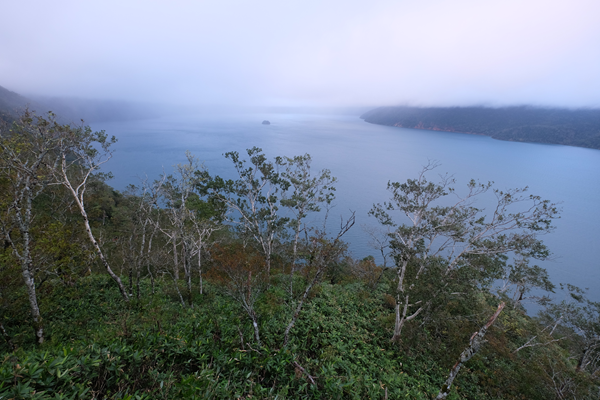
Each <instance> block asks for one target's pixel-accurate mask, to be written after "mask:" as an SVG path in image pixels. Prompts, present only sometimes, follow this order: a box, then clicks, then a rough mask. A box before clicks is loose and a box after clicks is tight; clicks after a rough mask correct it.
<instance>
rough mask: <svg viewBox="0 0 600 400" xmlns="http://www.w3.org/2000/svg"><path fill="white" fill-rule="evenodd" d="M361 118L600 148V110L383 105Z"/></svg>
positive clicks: (399, 125)
mask: <svg viewBox="0 0 600 400" xmlns="http://www.w3.org/2000/svg"><path fill="white" fill-rule="evenodd" d="M361 118H362V119H364V120H365V121H366V122H369V123H372V124H379V125H387V126H397V127H401V128H411V129H424V130H434V131H445V132H459V133H468V134H474V135H484V136H490V137H492V138H494V139H499V140H508V141H515V142H533V143H551V144H561V145H567V146H578V147H587V148H592V149H600V109H575V110H570V109H562V108H537V107H529V106H519V107H502V108H488V107H429V108H421V107H405V106H399V107H379V108H376V109H374V110H371V111H368V112H366V113H364V114H363V115H361Z"/></svg>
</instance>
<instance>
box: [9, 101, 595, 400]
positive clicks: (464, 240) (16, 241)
mask: <svg viewBox="0 0 600 400" xmlns="http://www.w3.org/2000/svg"><path fill="white" fill-rule="evenodd" d="M0 133H1V134H0V150H2V158H1V164H0V168H1V170H0V171H1V174H2V175H1V176H0V185H1V187H2V191H0V204H1V205H2V214H1V215H0V223H1V226H0V227H1V230H0V239H1V240H2V243H3V244H4V245H3V247H2V250H1V252H0V330H1V332H0V333H1V334H2V336H3V339H2V341H1V343H0V351H1V352H2V364H1V365H0V398H32V399H56V398H96V399H105V398H115V399H116V398H119V399H120V398H132V399H133V398H136V399H137V398H148V399H154V398H173V399H178V398H219V399H220V398H240V399H241V398H245V399H249V398H265V399H284V398H290V399H291V398H294V399H296V398H311V399H312V398H322V399H329V398H349V399H350V398H356V399H363V398H372V399H394V398H414V399H431V398H436V399H443V398H449V399H549V398H557V399H565V398H574V399H595V398H598V395H599V391H598V390H599V384H600V382H599V378H600V377H599V376H598V374H599V371H600V351H599V350H600V349H599V348H600V335H599V333H600V326H599V325H600V320H599V311H600V304H598V303H594V302H591V301H588V300H587V299H586V297H585V293H584V292H583V291H581V290H580V289H578V288H575V287H572V286H566V287H565V290H566V292H567V293H568V294H569V297H568V299H569V300H565V301H563V302H559V303H553V302H551V301H550V299H549V298H548V297H547V296H542V295H540V293H543V292H546V293H551V292H552V291H554V290H555V288H554V285H553V284H552V283H551V282H550V280H549V277H548V276H547V274H546V271H544V270H543V269H542V268H540V267H538V266H536V265H531V263H532V262H534V261H535V260H536V259H544V258H546V257H548V256H549V254H550V253H549V250H548V249H546V247H545V246H544V244H543V242H542V241H541V239H540V238H541V235H543V234H544V233H548V232H550V231H551V230H552V225H551V223H552V220H553V219H554V218H556V216H557V213H558V210H557V209H556V206H555V205H554V204H552V203H550V202H549V201H546V200H543V199H540V198H539V197H537V196H532V195H529V194H528V193H527V191H526V189H516V190H509V191H499V190H495V189H494V188H493V186H492V185H491V184H481V183H477V182H470V183H468V184H467V185H466V188H464V189H457V188H455V186H454V182H453V181H452V179H450V178H448V177H441V178H440V179H439V180H438V181H435V182H432V181H429V179H428V177H429V175H430V174H431V171H432V170H433V169H435V168H436V165H433V164H430V165H428V166H426V167H425V168H424V169H423V171H422V173H421V174H420V175H419V176H418V177H417V178H415V179H410V180H408V181H407V182H405V183H399V182H390V184H389V186H388V189H389V191H390V194H391V196H390V199H389V200H388V201H387V202H382V203H381V204H376V205H374V206H373V209H372V210H371V215H372V216H373V217H374V220H376V221H378V222H379V226H380V227H379V228H372V229H370V231H369V233H370V234H371V236H372V238H373V242H374V243H375V248H376V249H375V250H376V251H378V252H379V253H380V254H381V255H382V259H383V263H382V264H381V265H377V264H376V263H375V260H374V258H373V257H367V258H365V259H362V260H356V259H353V258H352V257H351V256H350V253H349V249H348V246H347V245H346V244H345V243H344V242H343V237H344V235H345V234H346V233H347V232H348V231H349V230H350V229H353V225H354V215H353V214H350V215H347V216H346V217H345V218H342V219H341V222H340V223H339V224H332V222H331V218H330V217H329V206H330V204H331V203H332V201H333V199H334V194H335V178H334V177H333V176H332V175H331V173H330V171H328V170H322V171H318V172H314V171H312V170H311V168H310V162H311V160H310V156H308V155H304V156H297V157H292V158H288V157H277V158H275V159H274V160H272V161H271V160H269V159H268V158H267V157H266V156H265V155H264V154H263V153H262V151H261V150H260V149H258V148H253V149H249V150H248V158H247V159H244V158H243V157H242V156H240V155H239V154H238V153H236V152H230V153H227V154H226V155H225V156H226V157H227V158H228V159H230V160H231V162H232V164H233V170H234V171H235V174H236V176H237V177H236V178H235V179H231V180H225V179H222V178H220V177H218V176H212V175H210V174H209V171H208V170H207V169H206V168H205V167H204V166H202V165H200V164H199V163H198V161H197V160H196V159H195V157H194V156H193V155H192V154H189V153H188V154H187V163H186V164H181V165H177V166H176V167H175V171H174V174H173V175H169V176H162V177H160V178H159V179H158V180H156V181H153V182H149V181H144V182H141V183H140V185H139V186H137V187H136V186H131V187H130V188H129V189H128V190H127V191H126V192H123V193H121V192H118V191H115V190H114V189H112V188H111V187H110V186H108V185H107V184H106V183H105V181H106V175H102V174H99V173H98V168H99V167H100V166H101V165H102V164H103V163H104V162H105V161H106V160H107V159H108V158H109V157H110V155H111V149H110V146H111V144H112V143H114V141H115V140H114V139H111V138H109V137H108V136H107V135H105V134H104V132H91V131H90V130H89V128H86V127H83V126H82V127H72V126H66V125H60V124H58V123H56V122H55V120H54V119H53V116H52V115H49V116H48V117H46V118H41V117H36V116H35V115H33V114H31V113H26V114H24V115H23V116H21V119H20V120H19V121H17V122H16V123H14V124H12V125H4V126H2V131H1V132H0ZM479 198H485V199H486V200H485V201H488V202H489V201H493V202H494V204H495V207H493V211H491V212H488V213H487V214H486V213H483V211H482V210H480V209H478V208H476V207H474V204H475V201H476V200H478V199H479ZM309 215H310V216H312V217H311V220H312V221H313V223H312V224H308V223H307V221H308V216H309ZM315 220H316V221H321V222H318V223H315V222H314V221H315ZM532 301H535V302H537V303H538V307H539V308H540V309H541V310H542V311H541V312H540V315H539V317H537V318H532V317H531V316H528V315H527V314H526V312H525V309H524V308H523V304H524V303H525V302H532Z"/></svg>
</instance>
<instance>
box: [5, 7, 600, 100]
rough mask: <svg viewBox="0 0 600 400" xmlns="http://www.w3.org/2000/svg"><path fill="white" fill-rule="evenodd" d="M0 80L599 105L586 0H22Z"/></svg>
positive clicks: (139, 92)
mask: <svg viewBox="0 0 600 400" xmlns="http://www.w3.org/2000/svg"><path fill="white" fill-rule="evenodd" d="M4 9H5V10H8V12H7V13H5V18H4V19H3V24H2V25H0V48H1V49H2V53H3V57H2V58H1V59H0V77H1V78H0V85H2V86H5V87H7V88H8V89H10V90H14V91H17V92H20V93H23V94H39V95H50V96H77V97H89V98H104V99H122V100H132V101H152V102H161V103H173V104H175V103H183V104H197V105H207V104H212V105H214V104H232V105H250V106H295V105H299V106H300V105H301V106H377V105H390V104H414V105H467V104H488V105H505V104H537V105H557V106H567V107H582V106H583V107H599V106H600V78H599V77H598V73H597V71H599V70H600V46H598V43H600V24H598V23H597V16H598V15H600V3H598V2H597V1H596V0H570V1H565V0H554V1H552V0H550V1H540V0H530V1H527V2H523V1H516V0H504V1H490V2H481V1H470V0H453V1H450V0H437V1H436V0H425V1H420V2H418V3H417V2H414V1H398V0H395V1H376V2H369V3H367V2H364V1H360V2H359V1H341V0H332V1H328V2H317V1H313V0H305V1H299V0H290V1H286V2H280V1H256V2H245V1H234V0H224V1H219V2H209V1H201V2H198V1H191V0H180V1H173V2H169V3H166V2H163V1H158V0H156V1H137V0H136V1H133V0H130V1H125V2H123V1H115V0H105V1H102V2H100V1H91V2H81V1H75V0H57V1H54V2H51V3H50V2H46V1H41V0H29V1H27V0H23V1H20V2H12V3H11V4H10V5H8V6H5V7H4Z"/></svg>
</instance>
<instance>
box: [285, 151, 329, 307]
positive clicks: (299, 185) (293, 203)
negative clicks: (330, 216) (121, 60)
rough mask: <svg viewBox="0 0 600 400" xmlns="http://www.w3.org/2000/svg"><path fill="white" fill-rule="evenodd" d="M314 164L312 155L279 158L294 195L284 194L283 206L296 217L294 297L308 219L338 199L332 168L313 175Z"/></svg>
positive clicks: (293, 223)
mask: <svg viewBox="0 0 600 400" xmlns="http://www.w3.org/2000/svg"><path fill="white" fill-rule="evenodd" d="M311 161H312V159H311V158H310V155H309V154H305V155H303V156H296V157H278V158H277V159H276V163H277V164H278V165H280V166H282V167H283V168H284V170H283V172H282V173H281V176H282V177H283V178H285V179H286V180H287V181H288V182H289V185H290V189H291V193H288V192H285V191H284V192H283V193H282V199H281V205H282V206H284V207H286V208H288V209H289V210H290V211H291V212H292V214H293V218H291V219H290V222H289V225H290V228H291V229H292V232H293V233H292V236H293V239H292V261H291V263H290V289H289V290H290V295H292V296H293V293H294V291H293V282H294V272H295V271H296V268H297V266H296V262H297V260H298V244H299V242H300V234H301V233H302V232H307V231H308V227H307V226H306V223H305V222H304V220H305V219H306V217H307V216H308V213H310V212H319V211H321V206H322V205H325V207H327V208H328V207H329V205H330V204H331V202H332V201H333V199H334V198H335V194H334V191H335V187H334V186H333V184H334V183H335V182H336V178H335V177H332V176H331V171H329V170H328V169H324V170H321V171H319V172H317V174H316V176H313V175H312V174H311V165H310V164H311Z"/></svg>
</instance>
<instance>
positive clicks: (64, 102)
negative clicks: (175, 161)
mask: <svg viewBox="0 0 600 400" xmlns="http://www.w3.org/2000/svg"><path fill="white" fill-rule="evenodd" d="M26 107H28V108H29V109H30V110H33V111H35V112H36V114H38V115H40V114H45V113H47V112H48V111H52V112H54V113H55V114H56V115H57V116H58V117H59V120H60V121H61V122H62V123H78V122H80V120H82V119H83V120H84V121H85V122H86V123H90V122H99V121H123V120H132V119H145V118H155V117H157V116H158V115H160V114H161V112H162V110H159V107H158V106H156V105H150V104H139V103H132V102H126V101H111V100H93V99H78V98H65V97H34V98H27V97H24V96H21V95H20V94H18V93H15V92H12V91H10V90H8V89H6V88H4V87H2V86H0V119H4V120H7V121H10V120H13V119H14V118H15V117H16V116H17V115H18V114H19V113H20V112H22V111H23V110H24V109H25V108H26Z"/></svg>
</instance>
